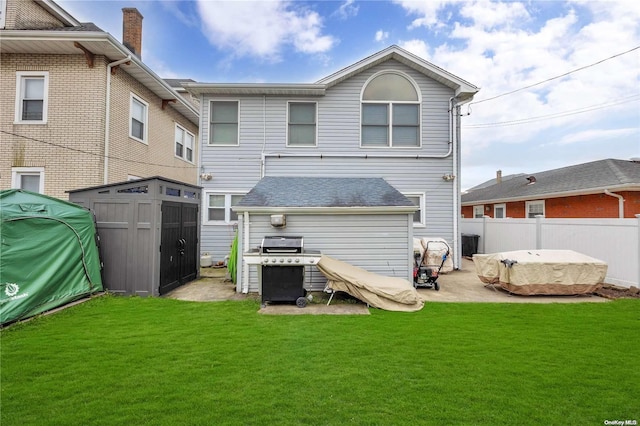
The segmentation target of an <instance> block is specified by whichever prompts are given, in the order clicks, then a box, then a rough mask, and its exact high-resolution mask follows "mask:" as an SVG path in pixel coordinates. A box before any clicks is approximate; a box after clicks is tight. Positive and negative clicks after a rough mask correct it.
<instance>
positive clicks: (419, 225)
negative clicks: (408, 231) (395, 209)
mask: <svg viewBox="0 0 640 426" xmlns="http://www.w3.org/2000/svg"><path fill="white" fill-rule="evenodd" d="M402 195H404V196H405V197H407V198H409V197H418V198H419V201H418V203H419V204H418V207H420V222H416V221H414V222H413V227H414V228H425V227H426V226H427V215H426V213H425V207H426V202H425V199H426V197H425V193H424V192H403V193H402Z"/></svg>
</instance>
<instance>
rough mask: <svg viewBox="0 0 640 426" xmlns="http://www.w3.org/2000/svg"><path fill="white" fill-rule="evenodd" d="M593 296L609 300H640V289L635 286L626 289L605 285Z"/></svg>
mask: <svg viewBox="0 0 640 426" xmlns="http://www.w3.org/2000/svg"><path fill="white" fill-rule="evenodd" d="M593 294H594V295H596V296H600V297H605V298H607V299H640V289H639V288H638V287H633V286H632V287H629V288H626V287H620V286H617V285H613V284H604V285H603V286H602V287H601V288H600V289H599V290H597V291H595V292H594V293H593Z"/></svg>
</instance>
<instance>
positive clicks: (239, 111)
mask: <svg viewBox="0 0 640 426" xmlns="http://www.w3.org/2000/svg"><path fill="white" fill-rule="evenodd" d="M214 102H235V103H237V104H238V136H237V138H236V143H224V144H223V143H211V113H212V111H213V108H212V105H213V103H214ZM240 108H241V105H240V100H239V99H224V98H221V99H218V98H216V99H210V100H209V113H208V118H207V125H208V126H209V127H208V129H207V146H239V145H240V116H241V110H240Z"/></svg>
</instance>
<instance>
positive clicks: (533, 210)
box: [526, 200, 544, 219]
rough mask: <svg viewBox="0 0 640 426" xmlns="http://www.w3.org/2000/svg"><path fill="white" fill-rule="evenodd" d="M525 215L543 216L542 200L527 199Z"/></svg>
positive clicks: (530, 217) (530, 216) (529, 216)
mask: <svg viewBox="0 0 640 426" xmlns="http://www.w3.org/2000/svg"><path fill="white" fill-rule="evenodd" d="M526 208H527V217H528V218H529V219H534V218H535V217H536V216H540V215H542V216H544V200H538V201H527V203H526Z"/></svg>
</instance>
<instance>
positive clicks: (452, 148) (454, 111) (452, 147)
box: [449, 97, 460, 269]
mask: <svg viewBox="0 0 640 426" xmlns="http://www.w3.org/2000/svg"><path fill="white" fill-rule="evenodd" d="M449 107H450V109H451V110H450V112H449V130H450V138H451V142H450V143H449V152H453V176H455V181H454V183H453V185H452V188H453V189H452V197H453V203H452V204H453V268H454V269H460V263H459V261H458V259H460V254H459V253H458V239H459V236H458V220H459V217H460V212H459V211H458V210H459V207H458V196H459V193H460V191H459V190H458V188H459V186H460V179H458V148H457V146H456V142H457V140H458V137H457V136H458V130H457V125H456V121H457V120H456V118H457V116H458V107H457V106H456V105H455V98H453V97H452V98H450V99H449Z"/></svg>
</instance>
